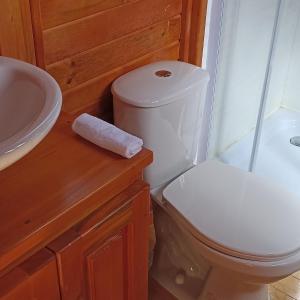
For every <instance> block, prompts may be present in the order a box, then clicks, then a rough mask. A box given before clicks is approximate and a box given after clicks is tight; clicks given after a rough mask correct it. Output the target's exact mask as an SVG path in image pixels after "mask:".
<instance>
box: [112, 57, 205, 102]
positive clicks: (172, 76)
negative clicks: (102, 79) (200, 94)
mask: <svg viewBox="0 0 300 300" xmlns="http://www.w3.org/2000/svg"><path fill="white" fill-rule="evenodd" d="M208 81H209V75H208V73H207V72H206V71H205V70H203V69H201V68H199V67H197V66H194V65H191V64H188V63H184V62H179V61H159V62H156V63H152V64H149V65H146V66H143V67H140V68H138V69H135V70H133V71H131V72H129V73H127V74H125V75H123V76H121V77H119V78H118V79H117V80H115V82H114V83H113V85H112V93H113V95H114V96H117V97H118V98H119V99H120V100H122V101H124V102H126V103H128V104H130V105H133V106H137V107H156V106H161V105H165V104H168V103H171V102H173V101H178V99H181V98H182V97H183V96H185V95H186V94H188V90H190V89H193V90H195V86H197V87H198V89H199V86H200V87H201V88H202V89H205V90H206V85H207V83H208Z"/></svg>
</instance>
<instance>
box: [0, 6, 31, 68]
mask: <svg viewBox="0 0 300 300" xmlns="http://www.w3.org/2000/svg"><path fill="white" fill-rule="evenodd" d="M0 11H1V12H0V44H1V55H4V56H9V57H14V58H17V59H21V60H24V61H26V62H29V63H33V64H34V63H35V50H34V43H33V34H32V26H31V13H30V5H29V0H1V2H0Z"/></svg>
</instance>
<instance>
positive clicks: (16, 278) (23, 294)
mask: <svg viewBox="0 0 300 300" xmlns="http://www.w3.org/2000/svg"><path fill="white" fill-rule="evenodd" d="M0 299H1V300H59V299H60V292H59V284H58V275H57V266H56V259H55V256H54V255H53V254H52V253H51V252H50V251H49V250H47V249H42V250H40V251H39V252H38V253H36V254H34V255H33V256H32V257H30V258H29V259H28V260H26V261H25V262H24V263H22V264H20V265H19V266H17V267H16V268H14V269H13V270H12V271H10V272H9V273H8V274H6V275H4V276H3V277H2V278H0Z"/></svg>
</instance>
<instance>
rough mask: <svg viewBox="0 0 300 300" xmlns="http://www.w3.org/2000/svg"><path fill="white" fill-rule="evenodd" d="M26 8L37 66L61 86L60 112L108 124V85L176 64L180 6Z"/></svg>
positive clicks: (143, 2) (48, 0)
mask: <svg viewBox="0 0 300 300" xmlns="http://www.w3.org/2000/svg"><path fill="white" fill-rule="evenodd" d="M30 2H31V10H32V20H33V28H34V37H35V49H36V58H37V63H38V65H39V66H40V67H42V68H45V69H46V70H47V71H48V72H49V73H50V74H52V75H53V77H54V78H55V79H56V80H57V81H58V83H59V85H60V86H61V88H62V90H63V92H64V103H63V110H64V111H65V112H68V113H71V114H73V115H77V114H79V113H81V112H91V113H93V114H97V115H100V116H101V117H102V118H107V119H111V116H112V95H111V93H110V86H111V83H112V82H113V80H115V79H116V78H117V77H119V76H120V75H122V74H124V73H125V72H128V71H130V70H132V69H133V68H137V67H139V66H141V65H144V64H147V63H150V62H153V61H157V60H160V59H172V60H177V59H178V58H179V43H180V34H181V13H182V0H110V1H107V0H82V1H75V2H74V1H71V0H67V1H63V2H62V1H58V0H30Z"/></svg>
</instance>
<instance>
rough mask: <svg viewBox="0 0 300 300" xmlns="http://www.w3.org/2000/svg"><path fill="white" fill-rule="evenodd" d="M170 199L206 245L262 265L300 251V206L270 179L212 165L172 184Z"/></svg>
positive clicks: (168, 189) (204, 165) (168, 191)
mask: <svg viewBox="0 0 300 300" xmlns="http://www.w3.org/2000/svg"><path fill="white" fill-rule="evenodd" d="M163 196H164V198H165V199H166V200H167V201H168V203H170V204H171V205H172V206H173V207H174V208H175V209H176V210H177V211H178V212H179V213H180V214H182V215H183V217H184V218H185V219H186V220H188V221H189V222H190V223H191V225H192V226H193V227H194V228H195V229H196V231H197V233H195V234H197V235H198V236H199V239H200V240H201V241H202V242H203V243H205V244H206V245H208V246H210V247H212V248H214V249H216V250H218V251H220V252H222V253H226V254H228V255H232V256H235V257H240V258H244V259H249V260H256V261H268V260H276V259H282V258H284V257H286V256H288V255H291V254H293V253H294V252H298V251H299V250H300V236H299V228H300V219H299V214H300V201H299V199H298V197H296V196H295V195H294V194H292V193H289V192H288V191H287V190H285V189H282V188H280V187H278V186H277V185H275V184H272V183H271V182H269V181H268V180H267V179H265V178H261V177H259V176H257V175H254V174H253V173H249V172H245V171H242V170H240V169H238V168H235V167H232V166H228V165H225V164H223V163H220V162H217V161H206V162H204V163H202V164H200V165H198V166H196V167H194V168H192V169H191V170H189V171H187V172H185V173H184V174H183V175H181V176H180V177H178V178H177V179H175V180H174V181H173V182H172V183H170V184H169V185H168V186H167V187H166V188H165V190H164V191H163Z"/></svg>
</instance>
